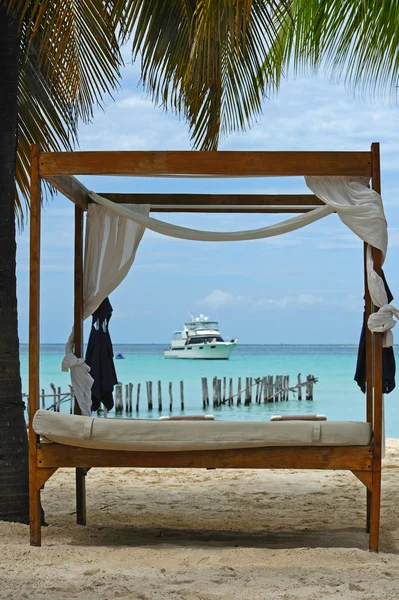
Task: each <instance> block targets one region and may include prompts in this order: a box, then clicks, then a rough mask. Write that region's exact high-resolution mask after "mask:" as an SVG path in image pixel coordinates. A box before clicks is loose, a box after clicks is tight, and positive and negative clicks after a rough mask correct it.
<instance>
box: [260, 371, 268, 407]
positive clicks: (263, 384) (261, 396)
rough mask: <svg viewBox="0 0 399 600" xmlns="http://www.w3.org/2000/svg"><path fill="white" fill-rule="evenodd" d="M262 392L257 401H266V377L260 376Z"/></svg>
mask: <svg viewBox="0 0 399 600" xmlns="http://www.w3.org/2000/svg"><path fill="white" fill-rule="evenodd" d="M262 392H263V394H262V393H261V395H260V399H259V402H266V401H267V377H262Z"/></svg>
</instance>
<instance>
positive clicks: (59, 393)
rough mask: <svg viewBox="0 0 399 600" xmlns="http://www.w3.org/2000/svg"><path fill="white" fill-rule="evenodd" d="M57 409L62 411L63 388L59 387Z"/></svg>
mask: <svg viewBox="0 0 399 600" xmlns="http://www.w3.org/2000/svg"><path fill="white" fill-rule="evenodd" d="M57 410H58V412H61V388H60V387H58V388H57Z"/></svg>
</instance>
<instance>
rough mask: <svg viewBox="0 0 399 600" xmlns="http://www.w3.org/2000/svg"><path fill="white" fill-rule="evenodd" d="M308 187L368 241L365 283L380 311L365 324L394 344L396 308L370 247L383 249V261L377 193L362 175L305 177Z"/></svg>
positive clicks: (383, 233) (381, 209)
mask: <svg viewBox="0 0 399 600" xmlns="http://www.w3.org/2000/svg"><path fill="white" fill-rule="evenodd" d="M305 180H306V183H307V186H308V187H309V189H310V190H312V192H313V193H314V194H316V196H317V197H318V198H320V199H321V200H323V202H325V203H326V204H328V205H329V206H331V207H332V208H335V210H336V212H337V213H338V215H339V217H340V219H341V221H342V222H343V223H345V225H347V227H349V228H350V229H351V230H352V231H353V232H354V233H356V235H357V236H359V238H360V239H361V240H363V241H364V242H367V244H368V246H367V255H366V259H367V260H366V265H367V283H368V288H369V291H370V296H371V301H372V302H373V304H374V306H376V307H377V308H378V309H379V310H378V311H377V312H376V313H373V314H372V315H370V317H369V319H368V322H367V325H368V327H369V329H370V330H371V331H373V332H384V336H383V345H384V346H385V347H390V346H392V345H393V335H392V332H391V329H392V328H393V327H394V326H395V325H396V321H395V319H394V318H393V317H396V319H399V311H398V309H397V308H395V307H394V306H391V305H390V304H389V303H388V296H387V293H386V291H385V285H384V282H383V280H382V278H381V277H380V276H379V275H378V273H376V271H375V270H374V262H373V255H372V251H371V246H374V247H375V248H378V249H379V250H381V252H382V262H384V260H385V256H386V253H387V247H388V229H387V221H386V218H385V214H384V207H383V204H382V198H381V196H380V194H378V193H377V192H375V191H374V190H372V189H370V188H369V187H368V186H367V180H366V179H364V178H363V177H350V178H349V177H305Z"/></svg>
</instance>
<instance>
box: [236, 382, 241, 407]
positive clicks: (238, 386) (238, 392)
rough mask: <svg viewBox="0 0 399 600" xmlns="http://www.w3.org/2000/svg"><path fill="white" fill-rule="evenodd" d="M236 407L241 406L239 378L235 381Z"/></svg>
mask: <svg viewBox="0 0 399 600" xmlns="http://www.w3.org/2000/svg"><path fill="white" fill-rule="evenodd" d="M237 406H241V377H239V378H238V381H237Z"/></svg>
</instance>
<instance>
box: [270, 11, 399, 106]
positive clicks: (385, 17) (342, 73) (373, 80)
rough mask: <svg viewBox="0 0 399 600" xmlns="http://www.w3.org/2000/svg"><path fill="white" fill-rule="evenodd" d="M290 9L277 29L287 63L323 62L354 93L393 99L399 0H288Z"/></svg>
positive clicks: (299, 66)
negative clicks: (388, 96)
mask: <svg viewBox="0 0 399 600" xmlns="http://www.w3.org/2000/svg"><path fill="white" fill-rule="evenodd" d="M291 11H292V23H291V24H289V23H288V21H286V23H285V24H284V25H285V26H284V28H281V29H280V30H279V44H280V47H281V48H283V50H284V52H283V54H284V56H285V63H286V64H288V63H289V62H290V61H291V64H293V65H294V67H295V70H296V71H297V72H302V73H303V72H306V71H307V70H309V69H311V70H316V69H319V68H320V67H322V68H323V71H326V72H328V73H330V75H331V76H332V78H333V79H334V80H337V81H340V80H342V81H344V83H345V84H346V86H347V87H348V88H349V89H350V91H352V92H353V93H356V94H360V95H361V96H366V97H371V98H375V97H378V96H380V95H385V94H386V93H388V94H390V95H391V97H393V98H394V99H395V100H396V99H397V91H398V78H399V0H379V1H378V2H377V1H375V2H371V1H365V0H325V1H324V0H292V6H291Z"/></svg>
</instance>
